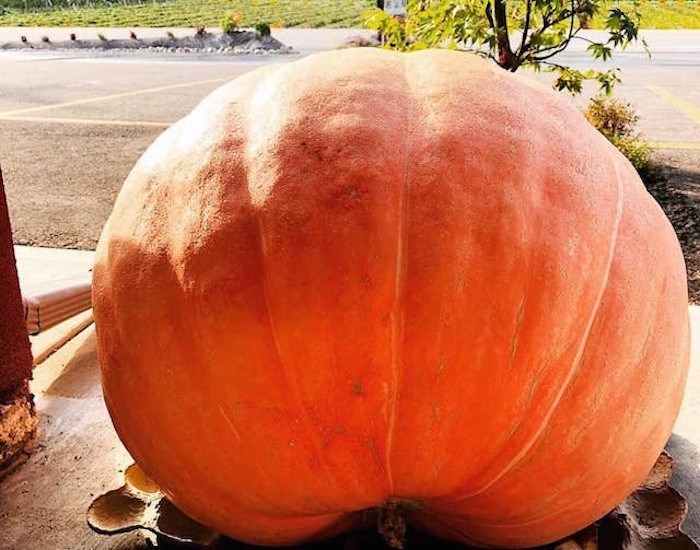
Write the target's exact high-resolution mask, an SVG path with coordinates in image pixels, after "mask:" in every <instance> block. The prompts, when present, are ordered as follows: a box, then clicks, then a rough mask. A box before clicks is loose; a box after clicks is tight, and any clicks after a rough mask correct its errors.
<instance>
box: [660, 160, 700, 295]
mask: <svg viewBox="0 0 700 550" xmlns="http://www.w3.org/2000/svg"><path fill="white" fill-rule="evenodd" d="M654 161H655V162H656V163H657V164H658V165H659V166H660V168H661V173H662V176H663V177H662V178H661V180H660V181H657V182H653V183H647V189H648V190H649V192H650V193H651V194H652V195H653V197H654V198H655V199H656V200H657V201H658V202H659V204H660V205H661V208H663V209H664V212H666V215H667V216H668V218H669V220H671V223H672V224H673V227H674V229H675V230H676V234H677V235H678V240H679V241H680V243H681V248H683V255H684V256H685V263H686V269H687V271H688V297H689V300H690V303H692V304H700V154H698V153H697V152H693V151H657V152H656V153H655V154H654Z"/></svg>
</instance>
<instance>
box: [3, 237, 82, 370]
mask: <svg viewBox="0 0 700 550" xmlns="http://www.w3.org/2000/svg"><path fill="white" fill-rule="evenodd" d="M15 257H16V260H17V272H18V274H19V284H20V288H21V289H22V293H23V294H25V295H26V294H32V293H35V292H38V291H40V290H43V289H49V288H55V287H57V286H61V281H65V280H68V279H70V278H72V277H75V276H78V275H84V274H85V273H89V272H90V271H91V270H92V264H93V262H94V257H95V253H94V252H92V251H86V250H68V249H60V248H42V247H32V246H15ZM91 322H92V310H89V311H86V312H84V313H81V314H80V315H76V316H75V317H71V318H70V319H67V320H66V321H64V322H63V323H60V324H59V325H56V326H55V327H53V328H51V329H49V330H47V331H44V332H42V333H40V334H38V335H36V336H31V337H30V338H29V340H30V342H31V345H32V355H33V356H34V363H35V364H39V363H41V362H42V361H44V360H45V359H46V358H47V357H48V356H49V355H51V354H52V353H53V352H54V351H56V350H57V349H58V348H60V347H61V346H62V345H63V344H65V343H66V342H67V341H68V340H70V339H71V338H73V337H74V336H75V335H76V334H77V333H78V332H80V331H81V330H83V329H85V328H86V327H87V326H88V325H89V324H90V323H91Z"/></svg>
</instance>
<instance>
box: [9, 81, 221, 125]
mask: <svg viewBox="0 0 700 550" xmlns="http://www.w3.org/2000/svg"><path fill="white" fill-rule="evenodd" d="M229 80H231V79H230V78H211V79H209V80H195V81H194V82H183V83H181V84H170V85H168V86H157V87H155V88H145V89H143V90H134V91H133V92H120V93H118V94H109V95H102V96H97V97H88V98H85V99H76V100H75V101H64V102H62V103H50V104H48V105H39V106H37V107H26V108H24V109H14V110H12V111H4V112H0V117H2V118H4V117H10V116H15V115H23V114H26V113H36V112H39V111H46V110H49V109H58V108H60V107H72V106H74V105H85V104H86V103H95V102H97V101H109V100H110V99H120V98H123V97H132V96H137V95H144V94H154V93H157V92H165V91H168V90H176V89H178V88H188V87H192V86H201V85H203V84H212V83H214V82H228V81H229Z"/></svg>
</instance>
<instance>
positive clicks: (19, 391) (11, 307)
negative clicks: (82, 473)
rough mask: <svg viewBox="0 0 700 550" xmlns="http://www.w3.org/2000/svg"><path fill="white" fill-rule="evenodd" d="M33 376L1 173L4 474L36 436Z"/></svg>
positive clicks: (0, 440) (0, 456) (0, 443)
mask: <svg viewBox="0 0 700 550" xmlns="http://www.w3.org/2000/svg"><path fill="white" fill-rule="evenodd" d="M31 376H32V354H31V351H30V347H29V337H28V336H27V327H26V325H25V322H24V310H23V308H22V297H21V294H20V290H19V279H18V277H17V267H16V264H15V252H14V249H13V248H12V230H11V228H10V218H9V215H8V212H7V202H6V199H5V188H4V187H3V182H2V172H0V470H2V469H3V468H5V467H6V466H8V465H9V464H10V463H11V462H12V461H14V460H15V459H16V458H18V457H19V456H20V455H21V454H22V453H23V452H24V451H25V450H26V449H27V447H28V446H29V444H30V443H31V441H32V439H33V437H34V434H35V432H36V418H35V415H34V402H33V398H32V395H31V394H30V393H29V379H30V378H31Z"/></svg>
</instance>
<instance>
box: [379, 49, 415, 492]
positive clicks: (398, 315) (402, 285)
mask: <svg viewBox="0 0 700 550" xmlns="http://www.w3.org/2000/svg"><path fill="white" fill-rule="evenodd" d="M402 63H403V65H402V66H403V77H404V82H405V85H406V87H407V88H408V90H409V91H410V89H411V84H410V77H409V74H410V73H409V70H408V57H404V58H403V59H402ZM407 96H408V97H407V99H406V101H407V104H408V107H407V109H406V131H405V140H406V141H405V146H404V154H405V155H406V158H405V162H404V173H403V182H402V185H401V192H400V193H399V207H398V211H399V220H398V222H399V223H398V230H397V232H396V233H397V238H396V275H395V279H394V311H393V312H392V314H391V385H392V388H391V393H390V396H391V401H392V406H391V407H390V409H389V411H390V412H389V421H388V426H387V436H386V449H385V454H386V459H385V460H386V473H387V477H388V479H389V493H390V495H389V496H392V495H393V494H394V478H393V474H392V469H391V454H392V452H393V447H394V433H395V431H396V419H397V417H398V409H399V384H400V380H401V368H400V364H401V363H402V359H403V357H402V354H401V348H402V344H403V341H404V338H405V304H404V297H405V289H406V270H407V263H408V255H407V254H406V251H407V248H408V231H407V227H408V217H409V209H408V200H409V196H410V195H409V190H410V183H409V181H410V179H409V175H408V170H409V165H410V160H411V155H410V149H411V137H412V134H413V124H412V120H413V117H412V111H413V108H412V101H413V98H412V94H410V93H409V94H407Z"/></svg>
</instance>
